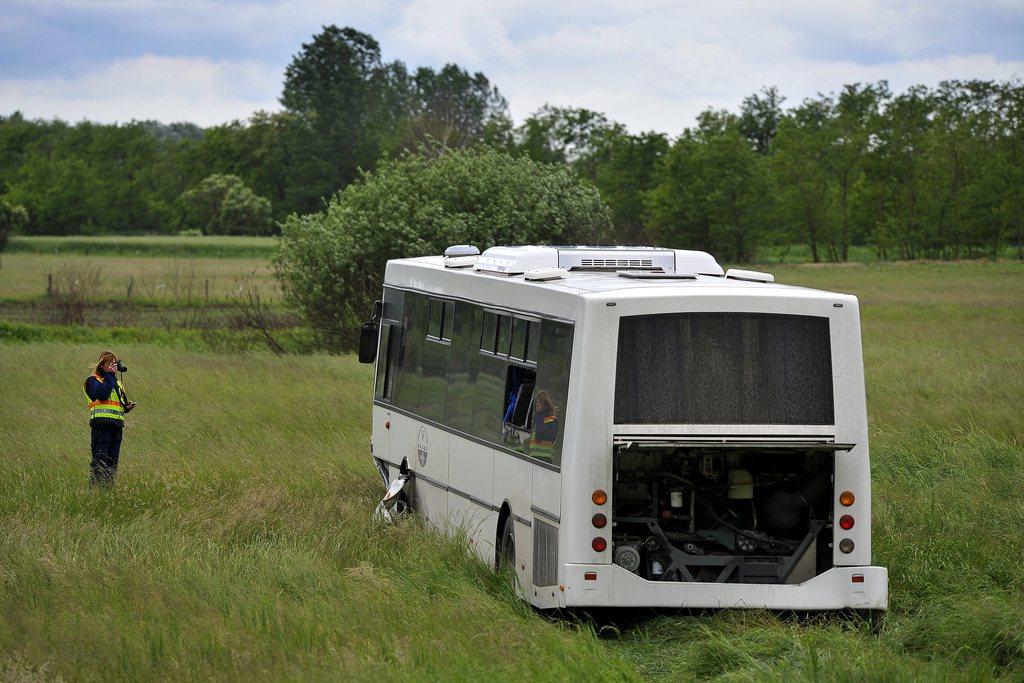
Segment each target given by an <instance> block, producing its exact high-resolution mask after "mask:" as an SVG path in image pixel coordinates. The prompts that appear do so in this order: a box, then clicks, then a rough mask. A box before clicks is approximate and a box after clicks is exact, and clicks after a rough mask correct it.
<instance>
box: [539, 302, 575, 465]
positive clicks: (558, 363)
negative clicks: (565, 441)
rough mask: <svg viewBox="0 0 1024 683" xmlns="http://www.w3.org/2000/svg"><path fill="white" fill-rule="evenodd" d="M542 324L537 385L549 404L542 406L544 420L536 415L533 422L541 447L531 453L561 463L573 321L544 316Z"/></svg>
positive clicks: (555, 463) (557, 463)
mask: <svg viewBox="0 0 1024 683" xmlns="http://www.w3.org/2000/svg"><path fill="white" fill-rule="evenodd" d="M539 327H540V330H539V332H540V334H539V335H537V336H539V337H540V343H539V349H538V359H537V385H538V387H540V388H541V389H542V390H543V393H544V399H545V403H546V404H547V405H545V406H543V409H542V412H544V413H545V414H544V415H540V419H542V420H544V424H543V425H538V424H536V419H537V418H536V417H535V419H534V424H533V425H532V428H533V434H532V437H531V440H533V439H536V441H537V442H539V443H538V446H539V447H538V448H537V449H532V452H531V455H534V454H535V457H541V458H543V459H544V460H547V461H548V462H551V463H552V464H554V465H560V464H561V462H562V433H563V432H564V431H565V428H564V420H565V414H566V405H565V403H566V399H567V397H568V395H569V366H570V361H571V359H572V342H573V332H574V329H573V326H572V325H569V324H566V323H562V322H557V321H554V320H544V321H542V322H541V323H540V325H539ZM532 331H533V330H531V332H532ZM534 398H535V399H538V398H540V392H537V393H535V394H534ZM534 451H535V452H534Z"/></svg>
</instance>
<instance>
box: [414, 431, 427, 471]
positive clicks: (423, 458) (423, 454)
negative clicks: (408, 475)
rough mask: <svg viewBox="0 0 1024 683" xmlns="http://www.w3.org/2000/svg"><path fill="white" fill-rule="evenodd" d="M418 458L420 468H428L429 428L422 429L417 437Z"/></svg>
mask: <svg viewBox="0 0 1024 683" xmlns="http://www.w3.org/2000/svg"><path fill="white" fill-rule="evenodd" d="M416 456H417V457H418V458H419V460H420V467H426V466H427V428H426V427H420V431H419V433H418V434H417V435H416Z"/></svg>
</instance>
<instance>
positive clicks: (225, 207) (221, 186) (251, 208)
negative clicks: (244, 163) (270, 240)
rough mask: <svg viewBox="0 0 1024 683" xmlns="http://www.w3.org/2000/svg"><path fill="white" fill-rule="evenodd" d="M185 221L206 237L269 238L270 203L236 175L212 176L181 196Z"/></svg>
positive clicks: (271, 227)
mask: <svg viewBox="0 0 1024 683" xmlns="http://www.w3.org/2000/svg"><path fill="white" fill-rule="evenodd" d="M180 201H181V204H182V208H183V209H184V211H185V215H186V220H187V221H188V222H189V225H190V226H191V227H192V228H198V229H200V230H201V231H202V232H204V233H206V234H207V235H269V234H270V233H271V231H272V230H273V227H274V222H273V220H272V219H271V212H270V202H269V201H268V200H267V199H264V198H263V197H259V196H257V195H256V194H255V193H253V191H252V190H250V189H249V188H248V187H246V186H245V183H243V182H242V179H241V178H239V177H238V176H235V175H219V174H213V175H211V176H207V177H206V178H204V179H203V181H202V182H201V183H199V184H198V185H196V186H195V187H193V188H192V189H190V190H186V191H185V192H183V193H182V194H181V200H180Z"/></svg>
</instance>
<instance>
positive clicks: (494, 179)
mask: <svg viewBox="0 0 1024 683" xmlns="http://www.w3.org/2000/svg"><path fill="white" fill-rule="evenodd" d="M610 234H611V218H610V211H609V209H608V207H607V206H606V205H605V204H604V202H602V201H601V198H600V195H599V194H598V192H597V190H596V189H594V188H593V187H590V186H586V185H584V184H582V183H581V182H580V180H579V179H578V178H577V177H576V175H575V174H574V173H573V172H572V171H571V170H570V169H568V168H566V167H564V166H555V165H549V164H540V163H537V162H535V161H533V160H531V159H528V158H525V157H523V158H513V157H511V156H508V155H507V154H503V153H501V152H498V151H495V150H489V149H471V150H461V151H447V152H446V153H444V154H442V155H441V156H440V157H436V158H428V157H427V156H426V155H424V154H422V153H418V154H406V155H404V156H403V157H401V158H400V159H397V160H383V161H381V162H380V163H379V165H378V167H377V170H376V171H374V172H372V173H365V174H364V175H363V177H362V178H361V179H360V180H359V181H357V182H355V183H353V184H352V185H350V186H348V187H347V188H345V189H344V190H343V191H341V192H339V193H338V194H337V195H335V197H334V198H333V199H332V200H331V201H330V203H329V205H328V207H327V210H326V211H324V212H323V213H316V214H308V215H305V216H296V215H292V216H290V217H289V218H288V219H287V220H286V221H285V222H284V224H283V225H282V229H281V244H280V248H279V250H278V252H277V254H276V256H275V258H274V262H275V266H276V268H277V273H278V277H279V278H280V279H281V281H282V284H283V287H284V291H285V295H286V297H287V299H288V300H289V302H290V303H292V304H293V305H295V306H297V307H298V308H299V309H300V310H302V311H303V313H304V314H305V315H306V317H307V319H308V320H309V322H310V324H311V325H312V326H313V328H314V329H315V330H316V331H317V334H318V337H319V340H320V342H321V343H322V344H324V345H326V346H327V347H328V348H331V349H334V350H341V349H351V348H353V347H354V345H355V341H356V338H357V336H358V329H359V322H360V321H361V320H363V319H365V318H366V317H367V316H368V315H369V313H370V308H371V305H372V302H373V300H374V299H376V298H378V297H379V296H380V291H381V286H382V282H383V278H384V264H385V263H386V262H387V260H388V259H394V258H404V257H409V256H423V255H427V254H440V253H442V252H443V251H444V249H445V248H446V247H448V246H449V245H452V244H473V245H476V246H477V247H479V248H480V249H481V250H483V249H486V248H487V247H490V246H493V245H496V244H570V243H581V244H586V243H591V244H593V243H598V242H602V241H604V240H607V239H608V237H609V235H610Z"/></svg>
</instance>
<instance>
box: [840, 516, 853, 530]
mask: <svg viewBox="0 0 1024 683" xmlns="http://www.w3.org/2000/svg"><path fill="white" fill-rule="evenodd" d="M839 526H840V527H841V528H843V529H845V530H847V531H849V530H850V529H852V528H853V515H843V516H842V517H840V518H839Z"/></svg>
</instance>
